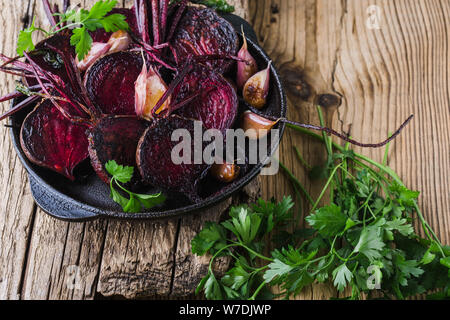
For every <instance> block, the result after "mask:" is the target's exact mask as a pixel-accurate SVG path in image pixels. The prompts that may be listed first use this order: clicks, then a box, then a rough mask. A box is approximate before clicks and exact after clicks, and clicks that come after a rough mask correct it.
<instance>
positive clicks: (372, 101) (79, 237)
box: [0, 0, 450, 299]
mask: <svg viewBox="0 0 450 320" xmlns="http://www.w3.org/2000/svg"><path fill="white" fill-rule="evenodd" d="M5 2H6V1H0V26H1V28H2V32H1V33H0V51H1V52H4V53H5V54H8V55H14V50H15V41H16V38H17V34H18V31H19V29H20V28H21V27H22V26H23V24H24V23H23V21H22V20H21V19H22V17H24V16H26V13H27V12H29V13H35V14H37V15H38V20H39V21H45V18H44V16H43V11H42V7H41V5H40V1H33V0H30V4H31V5H28V0H27V1H14V2H13V1H11V2H10V1H8V3H5ZM84 2H85V3H92V2H95V1H92V0H87V1H84ZM128 2H130V1H128ZM230 2H234V3H236V7H237V9H238V12H239V14H241V15H243V16H245V17H247V18H248V20H249V21H250V22H251V23H252V24H253V26H254V27H255V30H256V32H257V34H258V37H259V38H260V42H261V44H262V45H263V47H264V48H265V49H266V51H267V52H268V53H269V55H270V56H271V57H272V58H273V60H274V62H275V64H276V66H277V67H278V68H279V69H280V70H281V73H282V75H283V77H284V80H285V83H286V88H287V91H288V95H289V100H290V110H289V117H290V118H291V119H293V120H298V121H302V122H305V123H314V124H317V123H318V119H317V116H316V112H315V108H314V99H315V97H316V96H317V95H318V94H322V93H331V94H334V95H337V96H339V97H342V104H341V106H340V107H338V108H337V107H334V108H329V110H328V111H327V119H328V125H331V126H333V127H334V128H335V129H338V130H342V131H347V132H348V131H349V130H350V128H351V135H352V136H353V137H356V138H358V139H360V140H364V141H369V140H370V141H377V140H383V139H384V138H385V137H386V135H388V133H389V132H392V131H394V129H395V128H396V127H397V126H398V125H399V124H400V123H401V122H402V121H403V120H404V119H405V118H406V117H407V116H408V115H409V114H411V113H414V114H415V115H416V118H415V120H414V122H413V124H412V125H411V126H410V127H409V128H408V129H407V130H406V131H405V132H404V133H403V134H402V136H401V137H400V138H399V139H397V140H396V142H395V143H394V144H393V148H392V149H391V154H390V158H389V163H390V165H391V166H392V167H393V168H394V169H395V170H396V171H397V172H398V173H399V174H400V176H401V177H402V178H403V179H404V180H405V182H406V183H407V184H408V186H409V187H410V188H414V189H417V190H421V191H422V196H421V206H422V207H423V211H424V213H425V215H426V217H427V218H428V220H429V221H430V223H431V225H432V226H433V227H434V228H435V229H436V231H437V232H438V234H439V236H440V237H441V239H442V241H443V242H445V243H447V244H448V243H450V231H449V230H450V216H449V215H450V213H449V212H450V200H449V194H450V190H449V189H450V179H449V175H448V174H447V171H448V170H449V167H450V163H449V161H448V156H449V151H450V150H449V142H450V141H449V140H450V133H449V120H450V119H449V118H450V114H449V110H450V108H449V107H450V106H449V100H450V99H449V98H450V97H449V95H450V94H449V68H450V52H449V47H448V43H449V40H450V33H449V28H450V23H449V18H448V17H449V16H450V2H449V1H447V0H392V1H391V0H372V1H369V0H250V1H247V0H235V1H230ZM371 5H376V6H378V8H379V9H380V11H379V15H378V16H372V18H373V19H371V20H370V22H371V24H369V25H368V24H367V21H368V18H369V17H370V16H369V14H368V11H367V10H368V8H369V6H371ZM247 8H249V10H247ZM374 8H375V9H373V10H375V11H370V12H375V13H376V12H377V11H376V10H377V9H376V7H374ZM377 18H378V19H377ZM376 22H378V25H377V24H376ZM377 27H379V28H377ZM299 75H302V76H303V78H304V80H306V82H308V83H309V84H310V86H311V96H310V97H309V98H308V99H304V97H303V98H302V96H304V90H303V91H302V90H300V89H301V85H302V83H301V82H299V79H300V77H299ZM0 79H1V82H0V83H1V85H0V94H4V93H6V92H8V90H11V89H12V88H13V87H14V79H13V78H12V77H9V76H4V75H1V76H0ZM8 107H9V106H8V104H6V103H4V104H2V105H1V108H2V110H5V109H6V108H8ZM0 130H1V133H2V136H3V139H1V140H0V160H1V161H0V181H1V182H2V183H1V187H0V188H1V189H0V190H1V191H2V192H3V193H2V194H3V195H4V197H2V200H1V201H0V208H1V209H0V210H1V215H0V241H1V242H0V299H19V298H22V299H46V298H50V299H93V298H95V297H96V295H97V294H102V295H104V296H116V295H118V296H125V297H129V298H133V297H155V296H156V295H158V296H163V297H168V296H172V297H173V296H176V295H187V294H190V293H191V292H192V289H193V288H194V286H195V283H196V282H197V280H198V278H199V277H200V274H201V272H202V271H203V270H205V261H204V260H203V259H199V258H197V257H193V256H191V255H189V251H190V248H189V242H190V239H191V238H192V236H193V235H194V234H195V232H196V231H198V230H199V229H200V225H201V223H202V221H205V220H211V219H217V218H218V216H219V215H220V213H221V212H223V211H226V210H225V209H226V208H227V207H228V206H229V205H230V204H231V200H230V201H229V202H225V203H224V204H222V205H221V206H219V207H218V208H216V209H213V210H211V211H209V212H208V213H205V214H204V215H202V216H201V217H198V216H192V217H186V218H183V219H176V220H170V221H164V222H157V223H124V222H118V221H95V222H88V223H67V222H61V221H57V220H55V219H53V218H50V217H48V216H46V215H45V214H44V213H43V212H42V211H41V210H39V209H37V208H36V207H35V205H34V204H33V201H32V198H31V195H30V191H29V188H28V185H27V177H26V174H25V172H24V170H23V169H22V166H21V165H20V162H19V160H18V158H17V157H16V155H15V152H14V150H13V148H12V146H11V142H10V139H9V133H8V131H7V129H6V128H3V127H2V128H0ZM294 145H295V146H297V147H299V149H300V151H301V152H302V153H303V154H304V155H305V158H306V160H307V161H308V162H309V163H310V164H319V163H321V162H322V161H323V160H324V158H323V155H324V150H323V149H322V147H321V146H320V145H318V144H317V143H315V142H314V141H311V140H310V139H308V138H305V137H304V136H300V135H298V134H296V133H293V132H289V131H288V132H287V133H286V136H285V138H284V142H283V144H282V147H281V159H282V161H283V162H284V163H285V164H286V165H287V166H288V167H289V168H292V170H293V171H294V173H295V174H296V175H297V176H298V177H299V178H300V180H301V181H302V182H303V183H304V184H305V185H307V186H308V189H309V191H310V192H311V193H312V194H317V193H318V192H319V191H320V186H319V185H317V184H311V182H310V181H309V180H308V178H307V177H306V175H305V172H304V170H303V169H302V167H301V166H300V165H299V164H298V163H297V160H296V159H295V157H294V155H293V154H292V146H294ZM358 151H360V152H362V153H364V154H367V155H369V156H371V157H373V158H374V159H376V160H381V158H382V151H381V150H358ZM262 185H263V195H264V197H265V198H270V197H272V196H274V195H275V196H277V197H278V196H281V195H283V194H290V193H291V192H292V190H291V189H290V186H289V183H288V182H287V181H286V179H285V177H284V176H283V175H282V174H280V175H278V176H274V177H264V178H263V184H262ZM257 190H258V188H252V189H251V192H249V193H251V194H252V195H251V196H250V198H252V199H253V198H255V197H256V196H257ZM305 206H306V203H305ZM332 294H335V293H334V291H333V290H332V289H331V288H329V287H327V286H313V287H312V288H310V289H307V290H305V292H304V293H303V294H302V295H301V296H300V297H299V298H307V299H310V298H313V299H321V298H327V297H329V296H330V295H332Z"/></svg>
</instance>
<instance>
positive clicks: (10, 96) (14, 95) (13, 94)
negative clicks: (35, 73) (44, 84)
mask: <svg viewBox="0 0 450 320" xmlns="http://www.w3.org/2000/svg"><path fill="white" fill-rule="evenodd" d="M38 89H39V90H40V89H42V88H41V85H39V84H38V85H35V86H31V87H29V88H28V90H30V91H33V90H38ZM22 96H24V94H23V93H22V92H19V91H14V92H11V93H9V94H7V95H6V96H3V97H1V98H0V102H5V101H8V100H11V99H15V98H19V97H22Z"/></svg>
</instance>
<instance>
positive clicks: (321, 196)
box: [311, 163, 342, 212]
mask: <svg viewBox="0 0 450 320" xmlns="http://www.w3.org/2000/svg"><path fill="white" fill-rule="evenodd" d="M341 167H342V163H340V164H339V165H337V166H336V167H335V168H334V169H333V171H332V172H331V174H330V177H329V178H328V181H327V183H326V184H325V187H324V188H323V190H322V192H321V193H320V195H319V198H317V201H316V203H315V204H314V206H313V207H312V209H311V212H313V211H314V210H316V208H317V206H318V205H319V203H320V201H321V200H322V198H323V196H324V195H325V192H326V191H327V190H328V187H329V186H330V184H331V181H333V179H334V176H335V175H336V172H337V171H338V169H339V168H341Z"/></svg>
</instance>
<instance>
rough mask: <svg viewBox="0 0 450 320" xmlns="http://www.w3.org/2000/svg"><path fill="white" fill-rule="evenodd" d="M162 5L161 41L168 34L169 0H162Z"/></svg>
mask: <svg viewBox="0 0 450 320" xmlns="http://www.w3.org/2000/svg"><path fill="white" fill-rule="evenodd" d="M160 6H161V41H164V40H165V37H166V34H167V30H166V28H167V15H168V12H169V0H160Z"/></svg>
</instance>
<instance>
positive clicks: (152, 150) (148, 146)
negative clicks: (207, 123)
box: [136, 116, 209, 202]
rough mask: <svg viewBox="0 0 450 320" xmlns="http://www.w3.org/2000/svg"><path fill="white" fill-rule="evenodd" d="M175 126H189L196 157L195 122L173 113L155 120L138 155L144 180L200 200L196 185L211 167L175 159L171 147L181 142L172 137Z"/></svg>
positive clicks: (144, 138) (178, 127) (191, 198)
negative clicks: (179, 162)
mask: <svg viewBox="0 0 450 320" xmlns="http://www.w3.org/2000/svg"><path fill="white" fill-rule="evenodd" d="M176 129H186V130H187V131H188V132H189V133H190V136H191V137H192V139H191V155H192V159H193V150H194V121H193V120H188V119H183V118H180V117H178V116H171V117H169V118H166V119H162V120H160V121H158V122H156V123H154V124H153V125H152V126H151V127H149V128H148V129H147V131H146V132H145V133H144V135H143V136H142V138H141V140H140V142H139V145H138V148H137V155H136V159H137V163H138V167H139V171H140V173H141V176H142V177H143V179H144V180H145V181H147V182H148V183H150V184H152V185H153V186H157V187H161V188H163V189H166V190H170V191H175V192H180V193H183V194H184V195H186V196H187V197H188V198H189V199H190V200H191V201H193V202H198V201H199V200H200V198H199V196H198V193H197V185H198V182H199V181H200V180H201V179H202V178H203V177H204V176H205V175H206V173H207V171H208V169H209V166H208V165H205V164H194V163H193V161H191V163H190V164H175V163H174V162H173V161H172V157H171V155H172V149H173V148H174V147H175V146H176V145H178V144H179V143H180V142H173V141H172V139H171V137H172V133H173V132H174V130H176ZM202 150H203V149H202Z"/></svg>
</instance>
